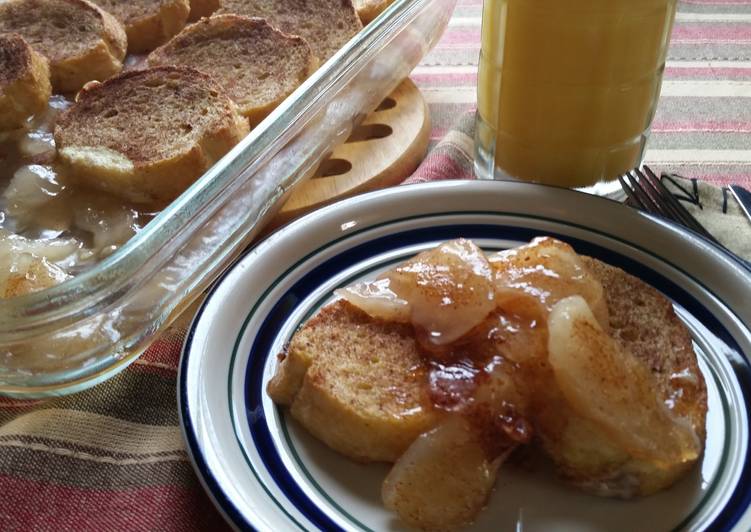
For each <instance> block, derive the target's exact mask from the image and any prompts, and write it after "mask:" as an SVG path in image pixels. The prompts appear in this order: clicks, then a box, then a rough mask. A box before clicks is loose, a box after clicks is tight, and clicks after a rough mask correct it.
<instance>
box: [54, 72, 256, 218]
mask: <svg viewBox="0 0 751 532" xmlns="http://www.w3.org/2000/svg"><path fill="white" fill-rule="evenodd" d="M247 133H248V123H247V120H245V119H244V118H243V117H242V116H241V115H240V114H239V113H238V112H237V107H236V106H235V104H234V102H232V100H231V99H230V98H229V97H228V96H227V95H226V94H225V93H224V91H223V90H222V89H221V87H219V86H218V85H217V83H216V82H215V81H214V80H213V79H212V78H211V77H210V76H209V75H208V74H204V73H202V72H199V71H197V70H192V69H188V68H178V67H171V66H163V67H155V68H150V69H145V70H134V71H132V72H127V73H125V74H121V75H120V76H117V77H114V78H111V79H108V80H107V81H105V82H103V83H99V84H92V85H91V86H87V87H86V88H85V89H84V90H83V91H81V93H80V94H79V96H78V98H77V101H76V102H75V104H74V105H73V106H71V108H70V109H68V110H67V111H66V112H65V113H64V114H63V115H62V116H61V117H60V119H59V120H58V122H57V124H56V126H55V132H54V136H55V143H56V145H57V148H58V157H59V159H60V162H61V164H62V167H63V169H64V171H65V172H66V174H67V175H68V176H69V177H70V178H71V179H73V180H75V181H77V182H79V183H83V184H85V185H87V186H90V187H93V188H96V189H99V190H104V191H107V192H110V193H111V194H113V195H115V196H118V197H120V198H122V199H125V200H127V201H130V202H133V203H138V204H141V205H143V206H144V207H148V208H155V209H157V208H161V207H164V206H165V205H167V204H168V203H169V202H170V201H172V200H173V199H175V198H176V197H177V196H178V195H179V194H180V193H181V192H182V191H183V190H185V189H186V188H187V187H188V186H189V185H190V184H191V183H193V182H194V181H195V180H196V179H198V178H199V177H200V176H201V175H202V174H203V173H204V172H205V171H206V170H207V169H208V168H209V167H210V166H211V165H213V164H214V163H215V162H216V161H218V160H219V159H220V158H221V157H222V156H223V155H224V154H225V153H227V152H228V151H229V150H230V149H231V148H232V147H233V146H234V145H235V144H237V143H238V142H239V141H240V140H242V138H243V137H244V136H245V135H246V134H247Z"/></svg>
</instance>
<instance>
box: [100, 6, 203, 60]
mask: <svg viewBox="0 0 751 532" xmlns="http://www.w3.org/2000/svg"><path fill="white" fill-rule="evenodd" d="M95 3H96V4H97V5H98V6H99V7H101V8H102V9H104V10H106V11H107V12H109V13H111V14H112V16H114V17H115V18H116V19H117V20H119V21H120V23H121V24H122V25H123V26H124V27H125V33H126V34H127V36H128V53H131V54H139V53H144V52H149V51H151V50H153V49H154V48H156V47H157V46H159V45H161V44H164V43H165V42H167V41H168V40H169V39H170V38H171V37H172V36H173V35H177V33H178V32H179V31H180V30H182V29H183V28H184V27H185V23H186V22H187V21H188V14H189V13H190V3H189V2H188V0H129V1H127V2H123V1H121V0H95Z"/></svg>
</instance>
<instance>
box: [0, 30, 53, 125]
mask: <svg viewBox="0 0 751 532" xmlns="http://www.w3.org/2000/svg"><path fill="white" fill-rule="evenodd" d="M51 91H52V88H51V86H50V70H49V66H48V65H47V60H46V59H45V58H44V57H42V56H41V55H40V54H38V53H37V52H35V51H34V50H33V49H32V48H31V46H29V44H28V43H27V42H26V41H25V40H24V39H23V37H21V36H20V35H15V34H10V35H2V36H0V131H7V130H11V129H19V128H22V127H24V125H26V122H27V119H28V118H29V117H30V116H32V115H35V114H37V113H41V112H42V111H44V110H45V109H46V108H47V101H48V100H49V99H50V94H51Z"/></svg>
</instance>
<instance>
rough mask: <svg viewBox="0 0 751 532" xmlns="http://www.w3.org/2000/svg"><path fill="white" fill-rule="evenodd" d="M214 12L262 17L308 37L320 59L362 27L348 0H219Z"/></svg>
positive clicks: (282, 27) (332, 51)
mask: <svg viewBox="0 0 751 532" xmlns="http://www.w3.org/2000/svg"><path fill="white" fill-rule="evenodd" d="M216 14H217V15H226V14H236V15H243V16H246V17H260V18H265V19H266V20H268V21H269V23H270V24H271V25H272V26H274V27H275V28H277V29H279V30H281V31H283V32H284V33H287V34H290V35H299V36H300V37H302V38H303V39H305V40H306V41H308V44H310V47H311V49H312V50H313V55H314V56H315V57H316V58H317V59H318V61H319V62H320V63H323V62H325V61H326V60H327V59H328V58H329V57H331V56H332V55H334V54H335V53H336V52H337V51H338V50H339V49H340V48H341V47H342V46H344V44H346V43H347V41H349V40H350V39H351V38H352V37H353V36H354V35H355V34H356V33H357V32H358V31H360V30H361V29H362V23H361V22H360V19H359V18H358V17H357V12H356V11H355V8H354V6H353V5H352V1H351V0H285V1H283V2H280V1H278V0H222V7H221V8H220V9H219V10H218V11H217V12H216Z"/></svg>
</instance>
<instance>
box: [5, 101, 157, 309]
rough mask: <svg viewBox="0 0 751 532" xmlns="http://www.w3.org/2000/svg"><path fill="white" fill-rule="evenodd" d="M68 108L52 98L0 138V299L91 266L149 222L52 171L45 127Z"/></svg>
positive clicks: (50, 131)
mask: <svg viewBox="0 0 751 532" xmlns="http://www.w3.org/2000/svg"><path fill="white" fill-rule="evenodd" d="M70 105H71V102H70V101H69V100H67V99H66V98H64V97H62V96H53V97H52V98H50V101H49V105H48V108H47V111H46V112H45V113H44V114H42V115H40V116H37V117H35V118H33V119H32V120H31V123H30V124H29V126H30V127H29V128H28V130H26V131H19V132H9V133H4V134H2V135H3V136H2V137H0V160H2V166H1V167H0V298H1V297H9V296H14V295H22V294H23V293H26V292H33V291H37V290H41V289H43V288H46V287H48V286H50V285H51V284H57V283H59V282H61V281H63V280H65V279H67V278H69V277H71V276H73V275H76V274H77V273H80V272H82V271H84V270H85V269H87V268H90V267H92V266H93V265H95V264H96V263H97V262H98V261H100V260H101V259H103V258H105V257H107V256H109V255H111V254H112V253H114V252H115V251H116V250H117V249H118V248H119V247H120V246H122V245H123V244H124V243H125V242H127V241H128V239H130V237H132V236H133V235H134V234H135V233H136V231H138V230H139V229H141V228H142V227H143V226H144V225H145V224H146V223H147V222H148V220H149V219H151V218H152V216H153V215H152V213H145V212H140V211H138V210H137V209H135V208H133V207H131V206H128V205H125V204H123V201H122V200H121V199H118V198H115V197H113V196H110V195H108V194H106V193H104V192H100V191H94V190H88V189H84V188H81V187H77V186H75V185H72V184H70V183H68V182H67V181H66V179H65V176H64V175H63V174H61V173H60V172H59V171H58V169H57V167H56V164H55V142H54V139H53V128H54V124H55V120H56V118H57V116H58V115H59V114H60V113H62V112H63V111H64V110H65V109H67V108H68V107H69V106H70ZM21 280H22V281H23V282H21ZM9 281H13V283H12V285H13V287H14V288H11V287H10V286H9V284H8V283H9ZM19 283H20V284H19Z"/></svg>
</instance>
